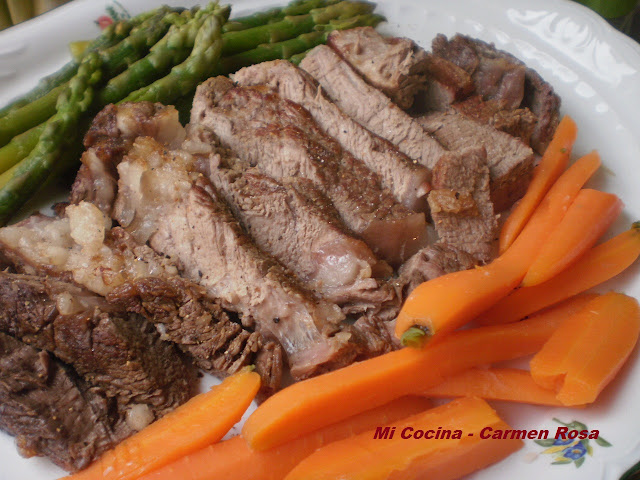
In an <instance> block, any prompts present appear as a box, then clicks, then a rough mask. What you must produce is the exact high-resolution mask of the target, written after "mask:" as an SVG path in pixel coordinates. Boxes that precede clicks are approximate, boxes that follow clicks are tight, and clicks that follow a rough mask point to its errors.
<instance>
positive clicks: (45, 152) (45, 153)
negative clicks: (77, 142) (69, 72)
mask: <svg viewBox="0 0 640 480" xmlns="http://www.w3.org/2000/svg"><path fill="white" fill-rule="evenodd" d="M101 66H102V60H101V58H100V56H99V55H98V54H97V53H95V52H93V53H90V54H89V55H87V56H86V57H85V58H84V59H83V60H82V63H81V64H80V66H79V68H78V73H77V74H76V75H75V76H74V77H73V78H72V79H71V80H70V81H69V84H68V86H67V87H66V88H65V90H64V92H62V93H61V94H60V96H59V99H58V103H57V106H56V114H55V115H54V116H53V117H51V118H50V119H49V121H48V122H47V123H46V126H45V127H44V131H43V132H42V135H41V136H40V138H39V140H38V143H37V145H36V147H35V148H34V149H33V151H32V152H31V153H30V154H29V156H28V157H26V158H25V159H24V160H23V161H22V162H20V163H19V164H17V165H16V166H15V167H13V168H12V169H11V170H9V171H7V172H5V173H4V174H2V175H0V186H1V187H0V224H2V225H4V224H5V223H6V222H7V221H8V220H9V219H10V218H11V216H12V215H13V213H14V212H15V211H16V210H17V209H18V208H19V207H20V206H21V205H22V204H24V203H25V202H26V201H27V200H28V199H29V197H30V196H31V194H32V193H33V192H34V191H35V190H37V189H38V187H39V186H40V185H41V184H42V183H43V182H44V181H45V180H46V179H47V177H48V176H49V174H50V173H51V170H52V169H53V166H54V164H55V161H56V159H57V158H58V156H59V154H60V152H61V151H62V149H63V148H64V144H65V141H66V140H67V139H68V138H70V137H73V134H74V133H75V131H76V130H77V129H76V126H77V124H78V121H79V119H80V116H81V115H82V114H83V113H84V112H86V111H87V110H88V108H89V106H90V105H91V102H92V101H93V85H95V84H96V83H97V82H98V81H99V79H100V77H101Z"/></svg>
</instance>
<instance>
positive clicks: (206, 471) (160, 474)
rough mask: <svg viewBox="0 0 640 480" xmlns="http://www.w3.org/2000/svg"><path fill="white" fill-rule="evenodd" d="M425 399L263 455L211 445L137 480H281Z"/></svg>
mask: <svg viewBox="0 0 640 480" xmlns="http://www.w3.org/2000/svg"><path fill="white" fill-rule="evenodd" d="M430 406H431V403H430V402H429V400H428V399H426V398H425V397H418V396H410V397H402V398H399V399H397V400H394V401H392V402H390V403H387V404H386V405H383V406H381V407H378V408H374V409H372V410H367V411H366V412H362V413H360V414H359V415H356V416H354V417H351V418H348V419H346V420H344V421H342V422H339V423H336V424H334V425H329V426H327V427H324V428H322V429H320V430H317V431H315V432H312V433H310V434H308V435H305V436H303V437H300V438H297V439H295V440H293V441H291V442H288V443H285V444H284V445H281V446H279V447H276V448H272V449H270V450H266V451H264V452H254V451H252V450H251V449H250V448H249V446H248V445H247V442H246V441H245V440H244V438H242V437H241V436H236V437H233V438H232V439H230V440H227V441H225V442H222V443H218V444H215V445H210V446H208V447H206V448H204V449H202V450H199V451H197V452H195V453H192V454H191V455H187V456H186V457H182V458H181V459H179V460H177V461H175V462H173V463H171V464H169V465H165V466H164V467H163V468H161V469H159V470H156V471H154V472H151V473H150V474H148V475H145V476H143V477H141V478H140V479H138V480H175V479H176V478H180V479H181V480H213V479H235V478H238V479H242V480H282V479H283V478H284V477H285V476H286V475H287V473H289V472H290V471H291V469H293V467H295V466H296V465H297V464H298V463H299V462H300V461H301V460H303V459H304V458H305V457H307V456H309V455H311V454H312V453H313V452H314V451H316V450H317V449H318V448H320V447H323V446H324V445H327V444H329V443H331V442H335V441H338V440H342V439H344V438H347V437H350V436H353V435H357V434H359V433H362V432H365V431H367V430H370V429H372V428H376V427H378V426H380V425H388V424H389V423H393V422H396V421H398V420H400V419H403V418H407V417H410V416H412V415H415V414H417V413H419V412H422V411H424V410H427V409H428V408H429V407H430Z"/></svg>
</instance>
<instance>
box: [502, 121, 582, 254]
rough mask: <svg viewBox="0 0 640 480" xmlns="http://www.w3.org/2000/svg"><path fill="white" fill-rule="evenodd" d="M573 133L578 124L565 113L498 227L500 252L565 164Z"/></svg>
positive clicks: (571, 145)
mask: <svg viewBox="0 0 640 480" xmlns="http://www.w3.org/2000/svg"><path fill="white" fill-rule="evenodd" d="M577 135H578V128H577V127H576V124H575V122H574V121H573V120H572V119H571V117H568V116H565V117H564V118H563V119H562V121H561V122H560V124H559V125H558V128H557V129H556V133H555V134H554V136H553V139H552V140H551V143H549V146H548V147H547V149H546V150H545V152H544V155H543V156H542V159H541V160H540V163H539V164H538V166H537V167H536V170H535V172H534V174H533V179H532V180H531V183H530V184H529V188H528V189H527V192H526V193H525V195H524V197H522V199H521V200H520V201H519V202H518V203H517V205H516V206H515V208H514V209H513V212H511V215H509V218H507V221H506V222H505V223H504V225H503V227H502V231H501V232H500V253H504V252H506V250H507V248H509V247H510V246H511V244H512V243H513V242H514V241H515V239H516V238H517V237H518V235H519V234H520V232H521V231H522V229H523V228H524V226H525V225H526V223H527V222H528V221H529V219H530V218H531V215H532V214H533V212H534V210H535V209H536V207H537V206H538V204H539V203H540V202H541V201H542V199H543V198H544V196H545V195H546V193H547V192H548V191H549V189H550V188H551V186H552V185H553V183H554V182H555V181H556V180H557V179H558V177H559V176H560V175H561V174H562V172H564V171H565V169H566V168H567V165H568V163H569V157H570V155H571V149H572V148H573V144H574V143H575V141H576V137H577Z"/></svg>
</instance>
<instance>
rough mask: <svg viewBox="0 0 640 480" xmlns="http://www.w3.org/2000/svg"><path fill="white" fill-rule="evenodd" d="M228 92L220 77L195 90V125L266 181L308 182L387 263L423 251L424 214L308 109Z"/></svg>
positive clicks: (266, 95) (262, 91)
mask: <svg viewBox="0 0 640 480" xmlns="http://www.w3.org/2000/svg"><path fill="white" fill-rule="evenodd" d="M221 83H222V89H221V91H219V85H220V84H221ZM227 87H228V85H225V84H224V82H221V80H220V79H210V80H208V81H207V82H205V83H203V84H202V85H201V86H200V87H198V90H197V93H196V97H195V100H194V107H193V109H192V112H191V115H192V116H191V121H192V123H194V124H198V123H199V124H203V125H205V126H207V127H209V128H211V129H212V130H213V131H214V132H215V133H216V135H217V136H218V137H219V139H220V141H221V142H222V143H223V145H224V146H226V147H230V148H231V149H232V150H234V151H235V152H236V153H237V154H238V155H239V156H240V157H241V158H242V159H243V160H245V161H247V162H249V163H250V164H251V165H253V166H257V167H258V168H259V169H260V170H262V171H263V172H265V173H266V174H267V175H270V176H272V177H274V178H277V179H282V178H286V177H304V178H307V179H309V180H311V181H312V182H313V183H314V184H315V185H316V187H317V188H319V189H320V190H321V191H322V192H323V193H324V194H325V195H326V196H327V197H328V198H329V199H330V200H331V201H332V202H333V204H334V206H335V207H336V209H337V210H338V212H339V213H340V216H341V218H342V220H343V221H344V223H345V224H346V225H347V227H348V228H349V229H350V230H352V231H354V232H355V233H356V234H358V235H359V236H360V237H361V238H362V239H363V240H364V241H365V242H366V243H367V244H368V245H369V246H370V247H371V248H372V249H373V251H374V253H376V255H379V256H381V257H382V258H384V259H385V260H387V261H388V262H389V263H391V264H394V265H397V264H400V263H402V261H403V260H404V259H406V258H408V257H409V256H410V255H411V254H412V253H413V252H415V251H416V250H417V249H419V248H420V246H421V245H422V244H423V242H424V234H425V225H426V222H425V218H424V214H422V213H414V212H411V211H409V210H408V209H407V208H406V207H404V206H403V205H401V204H399V203H398V202H397V201H396V200H395V199H394V198H393V196H392V195H391V194H390V193H389V192H388V191H387V190H385V189H383V188H382V186H381V185H380V182H379V177H378V176H377V175H376V174H375V173H373V172H372V171H371V170H369V169H368V168H367V167H366V166H365V165H364V164H363V163H362V162H360V161H359V160H357V159H356V158H355V157H353V155H351V154H350V153H348V152H346V151H344V150H343V149H342V148H341V147H340V145H339V144H338V143H337V142H336V141H335V140H334V139H332V138H331V137H329V136H328V135H327V134H326V133H325V132H324V131H323V130H321V129H320V128H319V127H318V125H317V124H316V123H315V122H314V121H313V119H312V118H311V116H310V115H309V113H308V112H307V111H306V110H304V109H303V108H302V107H301V106H299V105H298V104H295V103H293V102H291V101H288V100H284V99H282V98H281V97H279V96H278V95H277V94H275V93H274V92H273V91H272V90H271V89H270V88H268V87H235V88H231V89H228V90H227ZM225 90H226V92H225ZM216 92H218V93H216ZM222 92H225V93H222Z"/></svg>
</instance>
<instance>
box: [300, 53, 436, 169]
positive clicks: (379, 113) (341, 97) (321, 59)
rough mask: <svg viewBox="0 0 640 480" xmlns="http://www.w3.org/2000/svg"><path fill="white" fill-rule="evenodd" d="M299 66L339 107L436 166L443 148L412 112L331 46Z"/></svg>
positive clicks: (419, 159) (421, 160)
mask: <svg viewBox="0 0 640 480" xmlns="http://www.w3.org/2000/svg"><path fill="white" fill-rule="evenodd" d="M300 66H301V67H302V68H303V69H304V70H306V71H307V72H308V73H309V74H311V76H312V77H314V78H315V79H316V80H317V81H318V83H319V84H320V85H321V86H322V88H324V90H325V91H326V92H327V94H328V95H329V97H330V98H331V99H332V100H333V101H334V102H335V103H336V105H338V107H340V109H341V110H342V111H343V112H344V113H346V114H347V115H349V116H350V117H351V118H353V119H354V120H356V121H357V122H358V123H360V124H361V125H362V126H364V127H365V128H367V129H368V130H370V131H371V132H373V133H375V134H376V135H379V136H381V137H382V138H385V139H386V140H389V141H390V142H391V143H393V144H394V145H395V146H396V147H397V148H398V150H400V151H401V152H402V153H404V154H405V155H407V156H408V157H409V158H411V159H413V160H415V161H417V162H419V163H420V164H422V165H424V166H426V167H427V168H433V166H434V165H435V164H436V162H437V161H438V159H439V158H440V156H441V155H442V153H444V149H443V148H442V146H441V145H440V144H439V143H438V142H437V141H436V140H434V139H433V138H431V137H430V136H429V135H428V134H425V132H424V130H422V129H421V128H420V125H419V124H418V123H417V122H416V121H415V120H414V119H413V118H412V117H410V116H409V115H407V114H406V113H405V112H403V111H402V110H401V109H400V108H399V107H398V106H397V105H395V104H394V103H393V102H391V100H389V98H387V97H386V96H385V95H384V94H383V93H382V92H380V91H379V90H376V89H375V88H373V87H372V86H370V85H369V84H367V83H366V82H365V81H364V80H363V79H362V78H361V77H360V76H359V75H358V74H357V73H356V72H355V71H354V70H353V69H352V68H351V67H350V66H349V64H347V62H345V61H344V60H343V59H342V58H340V56H339V55H338V54H336V53H335V52H334V51H333V50H332V49H331V48H329V47H327V46H325V45H320V46H318V47H316V48H314V49H313V50H312V51H310V52H309V53H308V54H307V56H306V57H305V58H304V60H302V62H301V63H300Z"/></svg>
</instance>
